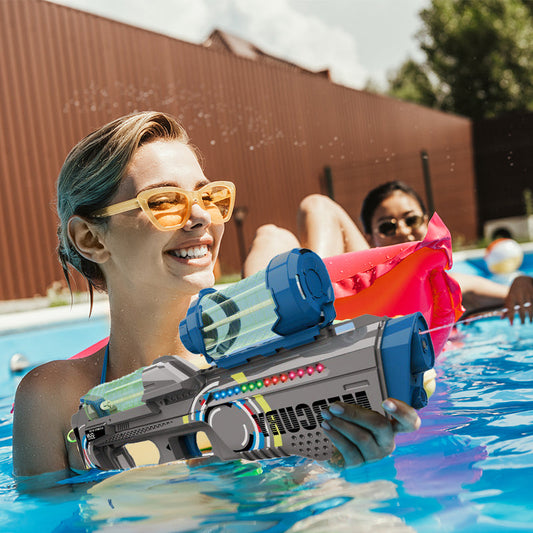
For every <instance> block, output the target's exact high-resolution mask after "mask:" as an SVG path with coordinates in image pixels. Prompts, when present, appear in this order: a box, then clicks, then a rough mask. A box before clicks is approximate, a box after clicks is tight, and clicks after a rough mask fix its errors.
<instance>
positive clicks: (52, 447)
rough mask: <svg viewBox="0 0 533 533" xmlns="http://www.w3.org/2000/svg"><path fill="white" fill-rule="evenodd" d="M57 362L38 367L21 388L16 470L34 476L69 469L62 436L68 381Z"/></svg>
mask: <svg viewBox="0 0 533 533" xmlns="http://www.w3.org/2000/svg"><path fill="white" fill-rule="evenodd" d="M58 363H59V362H58V361H53V362H51V363H47V364H46V365H43V366H40V367H37V368H35V369H33V370H32V371H31V372H30V373H28V374H27V375H26V376H25V377H24V379H23V380H22V381H21V382H20V385H19V386H18V389H17V393H16V396H15V408H14V416H13V469H14V473H15V475H16V476H33V475H37V474H43V473H45V472H56V471H59V470H66V469H68V467H69V465H68V458H67V451H66V448H65V441H64V437H63V429H64V422H65V420H64V416H65V415H64V413H65V408H68V405H69V402H68V401H67V402H65V393H66V392H67V391H66V390H65V389H68V385H67V386H66V383H67V382H68V379H67V377H66V376H64V375H62V373H61V372H60V369H59V368H58V366H59V365H58Z"/></svg>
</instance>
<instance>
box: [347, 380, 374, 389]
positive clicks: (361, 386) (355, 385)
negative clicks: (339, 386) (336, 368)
mask: <svg viewBox="0 0 533 533" xmlns="http://www.w3.org/2000/svg"><path fill="white" fill-rule="evenodd" d="M369 386H370V383H368V381H367V380H366V379H365V380H364V381H356V382H355V383H346V385H344V390H353V389H367V388H368V387H369Z"/></svg>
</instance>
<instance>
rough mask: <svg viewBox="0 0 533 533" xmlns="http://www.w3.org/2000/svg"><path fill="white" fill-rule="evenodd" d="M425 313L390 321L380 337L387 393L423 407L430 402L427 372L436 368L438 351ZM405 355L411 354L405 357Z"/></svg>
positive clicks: (415, 406)
mask: <svg viewBox="0 0 533 533" xmlns="http://www.w3.org/2000/svg"><path fill="white" fill-rule="evenodd" d="M425 330H427V324H426V321H425V319H424V317H423V315H422V313H414V314H411V315H406V316H401V317H397V318H392V319H390V320H388V321H387V322H386V324H385V327H384V330H383V337H382V340H381V361H382V365H383V374H384V377H385V382H386V385H387V393H388V396H390V397H392V398H397V399H398V400H402V401H404V402H405V403H407V404H409V405H411V406H412V407H414V408H415V409H421V408H422V407H424V406H425V405H426V404H427V401H428V397H427V394H426V391H425V389H424V383H423V381H424V372H426V371H427V370H430V369H431V368H433V365H434V364H435V351H434V349H433V343H432V342H431V336H430V334H429V333H421V332H422V331H425ZM405 357H408V359H407V360H406V359H405Z"/></svg>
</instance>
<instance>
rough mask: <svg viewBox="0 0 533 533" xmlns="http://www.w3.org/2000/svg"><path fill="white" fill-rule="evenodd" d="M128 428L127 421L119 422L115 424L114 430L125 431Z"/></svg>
mask: <svg viewBox="0 0 533 533" xmlns="http://www.w3.org/2000/svg"><path fill="white" fill-rule="evenodd" d="M129 428H130V423H129V422H120V423H119V424H117V426H116V428H115V431H126V430H127V429H129Z"/></svg>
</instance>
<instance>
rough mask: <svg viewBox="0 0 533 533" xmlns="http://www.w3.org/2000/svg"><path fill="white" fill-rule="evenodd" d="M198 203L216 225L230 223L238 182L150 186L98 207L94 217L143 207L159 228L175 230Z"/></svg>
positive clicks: (185, 221)
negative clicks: (197, 186) (186, 186)
mask: <svg viewBox="0 0 533 533" xmlns="http://www.w3.org/2000/svg"><path fill="white" fill-rule="evenodd" d="M195 202H196V203H197V204H198V205H199V206H200V207H201V208H202V209H205V210H206V211H207V212H208V213H209V214H210V215H211V222H213V223H214V224H222V223H223V222H227V221H228V220H229V219H230V218H231V213H232V212H233V206H234V205H235V185H234V184H233V183H231V181H213V182H212V183H208V184H207V185H204V186H203V187H202V188H201V189H198V190H197V191H187V190H185V189H180V188H179V187H157V188H154V189H147V190H146V191H142V192H140V193H139V194H138V195H137V196H136V197H135V198H132V199H131V200H126V201H125V202H119V203H118V204H113V205H109V206H107V207H104V208H102V209H98V210H97V211H94V212H93V213H91V216H93V217H97V218H103V217H110V216H112V215H118V214H119V213H125V212H126V211H132V210H133V209H139V208H140V209H142V210H143V211H144V212H145V213H146V216H147V217H148V219H149V220H150V222H151V223H152V224H153V225H154V226H155V227H156V228H157V229H160V230H163V231H165V230H175V229H179V228H183V226H185V224H186V223H187V220H189V217H190V216H191V209H192V205H193V203H195Z"/></svg>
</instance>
